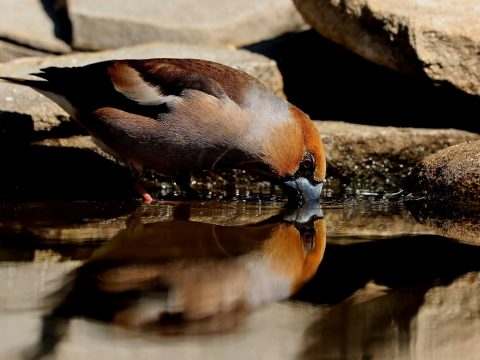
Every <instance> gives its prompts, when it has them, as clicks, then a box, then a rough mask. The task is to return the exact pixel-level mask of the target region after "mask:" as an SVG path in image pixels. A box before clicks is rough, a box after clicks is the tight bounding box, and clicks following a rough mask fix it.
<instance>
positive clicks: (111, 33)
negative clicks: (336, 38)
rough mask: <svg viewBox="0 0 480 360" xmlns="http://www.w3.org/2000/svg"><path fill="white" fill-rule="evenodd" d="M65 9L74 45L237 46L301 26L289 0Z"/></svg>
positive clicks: (143, 2)
mask: <svg viewBox="0 0 480 360" xmlns="http://www.w3.org/2000/svg"><path fill="white" fill-rule="evenodd" d="M68 12H69V16H70V19H71V21H72V25H73V45H74V47H76V48H79V49H96V50H99V49H111V48H118V47H122V46H130V45H135V44H139V43H142V42H147V41H154V40H158V41H169V42H180V43H190V44H199V45H235V46H237V45H245V44H250V43H254V42H258V41H261V40H265V39H270V38H273V37H276V36H278V35H281V34H283V33H286V32H291V31H296V30H299V29H301V28H304V27H305V23H304V21H303V19H302V18H301V16H300V15H299V14H298V12H297V10H296V9H295V7H294V6H293V4H292V3H291V1H289V0H260V1H255V2H252V1H248V0H237V1H222V0H204V1H202V2H201V4H200V3H199V2H198V1H195V0H164V1H156V0H137V1H135V2H128V1H122V0H110V1H108V2H98V1H96V0H70V1H69V2H68Z"/></svg>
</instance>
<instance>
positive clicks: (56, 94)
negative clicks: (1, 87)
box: [0, 68, 78, 118]
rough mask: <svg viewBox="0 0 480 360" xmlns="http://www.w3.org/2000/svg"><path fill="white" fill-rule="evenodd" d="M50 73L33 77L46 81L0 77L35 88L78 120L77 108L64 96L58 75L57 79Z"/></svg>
mask: <svg viewBox="0 0 480 360" xmlns="http://www.w3.org/2000/svg"><path fill="white" fill-rule="evenodd" d="M50 69H55V68H47V69H42V71H44V70H50ZM49 73H50V71H48V72H44V73H34V74H31V75H34V76H37V77H40V78H42V79H44V80H33V79H22V78H19V77H10V76H0V80H2V81H4V82H7V83H11V84H17V85H23V86H28V87H31V88H33V89H34V90H36V91H38V92H39V93H40V94H42V95H44V96H46V97H47V98H49V99H50V100H52V101H54V102H55V103H57V104H58V105H59V106H60V107H62V108H63V109H64V110H65V111H66V112H67V113H68V114H69V115H70V116H72V117H74V118H76V117H77V115H78V111H77V109H76V107H75V106H73V104H72V102H71V101H70V100H69V99H67V97H66V96H65V95H64V94H63V88H62V83H59V82H58V80H59V78H58V75H57V76H56V77H52V76H51V75H50V74H49Z"/></svg>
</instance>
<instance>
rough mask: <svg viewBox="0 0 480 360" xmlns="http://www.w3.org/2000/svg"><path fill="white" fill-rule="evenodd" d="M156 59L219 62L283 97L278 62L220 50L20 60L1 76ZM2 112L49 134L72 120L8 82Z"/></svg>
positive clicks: (156, 47) (0, 68)
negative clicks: (24, 118)
mask: <svg viewBox="0 0 480 360" xmlns="http://www.w3.org/2000/svg"><path fill="white" fill-rule="evenodd" d="M155 57H176V58H198V59H205V60H211V61H216V62H219V63H222V64H225V65H229V66H231V67H234V68H237V69H240V70H243V71H245V72H247V73H249V74H251V75H253V76H255V77H256V78H258V79H259V80H260V81H262V82H263V83H264V84H265V85H266V86H267V87H268V88H269V89H270V90H271V91H273V92H274V93H276V94H278V95H281V96H283V81H282V76H281V74H280V72H279V70H278V68H277V65H276V63H275V61H273V60H270V59H267V58H266V57H264V56H261V55H257V54H253V53H250V52H248V51H244V50H235V49H227V48H220V47H201V46H191V45H176V44H166V43H150V44H144V45H139V46H134V47H129V48H123V49H118V50H111V51H103V52H96V53H75V54H68V55H62V56H49V57H41V58H28V59H18V60H16V61H13V62H9V63H4V64H0V74H1V75H4V76H25V75H26V74H29V73H31V72H35V71H37V70H38V69H40V68H43V67H48V66H60V67H61V66H64V67H68V66H81V65H86V64H90V63H93V62H97V61H103V60H108V59H122V58H137V59H141V58H155ZM0 111H3V112H10V113H19V114H27V115H29V116H31V117H32V119H33V128H34V130H35V131H44V130H46V131H48V130H51V129H53V128H55V127H57V126H59V125H60V123H62V122H64V121H66V120H68V115H67V113H65V112H64V111H63V110H62V109H61V108H60V107H59V106H57V105H56V104H54V103H53V102H51V101H50V100H48V99H47V98H45V97H43V96H42V95H40V94H39V93H37V92H36V91H34V90H32V89H29V88H26V87H22V86H17V85H12V84H6V83H0Z"/></svg>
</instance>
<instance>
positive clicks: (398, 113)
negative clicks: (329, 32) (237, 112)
mask: <svg viewBox="0 0 480 360" xmlns="http://www.w3.org/2000/svg"><path fill="white" fill-rule="evenodd" d="M245 49H247V50H249V51H252V52H255V53H258V54H262V55H265V56H267V57H269V58H270V59H273V60H275V61H276V62H277V65H278V68H279V69H280V71H281V73H282V75H283V82H284V89H285V94H286V96H287V98H288V100H289V101H290V102H291V103H292V104H295V105H296V106H298V107H299V108H300V109H302V110H303V111H304V112H305V113H307V114H309V115H310V118H312V119H332V120H342V121H347V122H351V123H358V124H365V125H377V126H399V127H407V126H408V127H423V128H449V127H454V128H455V129H462V130H467V131H473V132H478V128H479V126H478V109H479V108H480V96H471V95H469V94H467V93H464V92H463V91H459V90H457V89H455V88H453V87H451V86H437V85H435V84H434V83H432V82H430V81H419V80H418V79H416V78H414V77H409V76H405V75H403V74H400V73H398V72H395V71H391V70H390V69H388V68H386V67H383V66H378V65H377V64H374V63H372V62H370V61H367V60H365V59H363V58H361V57H360V56H358V55H357V54H355V53H353V52H351V51H348V50H346V49H345V48H343V47H342V46H340V45H338V44H335V43H333V42H332V41H330V40H328V39H326V38H324V37H322V36H321V35H320V34H319V33H317V32H316V31H315V30H313V29H311V30H308V31H302V32H298V33H290V34H287V35H284V36H281V37H278V38H275V39H272V40H269V41H262V42H261V43H257V44H252V45H249V46H246V47H245ZM453 119H454V125H453Z"/></svg>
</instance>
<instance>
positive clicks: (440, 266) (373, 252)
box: [294, 235, 480, 304]
mask: <svg viewBox="0 0 480 360" xmlns="http://www.w3.org/2000/svg"><path fill="white" fill-rule="evenodd" d="M479 258H480V247H478V246H471V245H466V244H460V243H456V242H453V241H452V240H449V239H447V238H444V237H440V236H435V235H421V236H408V237H399V238H393V239H385V240H380V241H371V242H365V243H358V244H351V245H334V244H327V248H326V250H325V257H324V260H323V262H322V264H321V265H320V267H319V268H318V271H317V273H316V274H315V276H314V277H313V278H312V279H311V280H310V281H309V282H308V283H307V284H306V285H305V286H304V287H303V288H302V289H301V290H300V291H299V292H298V293H297V294H296V295H295V296H294V298H295V299H297V300H301V301H307V302H311V303H315V304H336V303H339V302H341V301H343V300H345V299H347V298H348V297H350V296H351V295H352V294H353V293H354V292H355V291H357V290H359V289H361V288H363V287H364V286H365V285H366V284H367V283H368V282H369V281H374V282H375V283H376V284H380V285H385V286H388V287H391V288H394V289H395V288H402V287H416V286H421V287H425V288H426V289H428V288H430V287H431V286H433V285H435V284H437V285H438V284H449V283H450V282H451V281H453V280H454V279H456V278H457V277H459V276H461V275H463V274H465V273H467V272H470V271H480V262H479V261H478V259H479Z"/></svg>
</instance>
